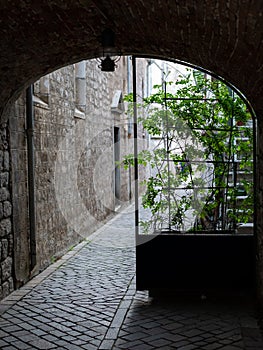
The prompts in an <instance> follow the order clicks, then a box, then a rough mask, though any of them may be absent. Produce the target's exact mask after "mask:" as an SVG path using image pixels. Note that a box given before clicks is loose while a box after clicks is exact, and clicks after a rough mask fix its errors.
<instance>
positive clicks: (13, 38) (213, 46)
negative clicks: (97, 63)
mask: <svg viewBox="0 0 263 350" xmlns="http://www.w3.org/2000/svg"><path fill="white" fill-rule="evenodd" d="M127 9H128V10H127ZM2 10H3V12H2V13H6V14H7V15H6V16H3V19H2V22H1V28H0V29H1V33H2V36H1V38H2V39H1V52H3V53H4V55H2V58H1V69H2V75H1V100H0V101H1V109H2V111H5V113H6V114H5V116H4V119H5V120H6V118H7V117H8V112H7V111H8V108H7V107H8V106H10V104H11V103H12V101H14V100H15V99H16V98H17V96H18V94H19V93H20V92H21V91H22V89H23V88H24V87H26V86H27V85H28V84H29V83H30V82H33V81H35V79H37V78H39V77H41V76H42V75H43V74H45V73H47V72H51V71H53V70H54V69H55V68H58V67H60V66H65V65H66V64H69V63H71V62H77V61H79V60H80V59H83V58H91V57H95V56H96V48H97V46H98V36H99V35H100V34H101V32H102V28H104V27H106V26H107V27H108V26H112V27H113V28H114V30H115V32H116V34H117V36H116V38H117V40H116V41H117V43H118V46H119V47H121V49H122V52H123V54H138V53H147V54H149V55H152V56H158V57H162V58H170V57H178V58H179V59H181V60H183V61H187V62H192V63H193V64H195V65H197V66H202V67H206V68H207V69H208V70H209V71H214V72H216V73H217V74H218V75H219V76H222V77H224V78H225V79H226V80H228V81H230V82H231V83H232V84H233V85H235V86H237V87H238V88H239V90H240V91H242V92H243V93H244V95H245V96H247V98H248V99H249V101H250V102H251V104H252V106H253V108H254V109H255V111H256V113H257V115H258V117H259V129H258V135H259V139H261V137H260V136H261V119H260V115H261V114H262V110H263V108H262V99H261V96H262V66H261V65H262V62H261V54H262V49H261V46H260V45H261V41H260V40H261V36H260V32H261V31H260V28H261V23H262V15H261V4H260V1H257V2H253V3H252V2H248V3H247V4H245V5H244V4H242V5H241V4H234V3H231V4H230V5H229V7H228V8H227V9H225V6H224V4H221V3H220V4H210V5H209V6H201V5H193V4H192V2H188V1H187V2H186V3H185V5H184V6H182V5H178V4H175V3H173V2H170V1H167V2H166V3H165V4H164V3H162V5H158V6H157V5H156V4H155V3H154V2H152V3H149V2H148V3H147V5H145V4H143V3H142V2H141V1H138V2H134V3H133V4H129V3H127V4H125V3H124V2H119V1H115V2H114V3H112V4H107V3H102V4H99V5H98V4H95V3H94V2H93V1H91V2H89V3H88V6H87V4H83V3H82V2H74V4H72V3H67V4H65V3H61V2H60V1H52V3H50V2H48V3H47V2H42V3H41V5H38V6H36V7H34V8H32V6H31V4H25V3H23V2H20V1H17V2H12V4H11V3H6V4H4V5H3V7H2ZM174 16H176V21H175V20H174ZM160 23H161V24H162V26H161V27H162V30H160V31H158V33H156V30H155V29H156V26H158V28H159V27H160V26H159V24H160ZM157 24H158V25H157ZM127 27H129V31H127ZM215 28H216V29H215ZM142 32H143V33H144V35H142ZM153 32H155V33H156V34H155V35H152V33H153ZM25 38H26V40H25ZM200 42H201V44H202V45H200ZM226 43H227V45H226ZM200 46H201V47H200ZM241 72H243V73H244V74H241ZM3 138H5V136H3ZM3 151H4V152H5V153H6V150H3ZM6 154H7V153H6ZM259 154H261V146H260V144H259ZM6 159H7V155H6ZM258 160H259V162H258V164H259V171H258V173H257V175H258V176H259V174H260V169H261V163H260V162H261V156H259V159H258ZM259 180H260V179H259ZM257 184H258V186H259V187H258V191H256V193H257V195H258V198H257V200H258V202H257V203H258V206H257V209H258V210H259V208H260V207H261V203H262V198H261V187H260V186H261V182H260V181H257ZM6 195H7V194H6ZM258 217H259V218H261V217H262V215H258ZM261 226H262V225H261V223H260V222H258V228H259V231H258V232H259V245H258V246H259V247H261V238H260V237H261V235H260V232H261V231H260V230H261ZM261 261H262V252H261V250H260V249H259V251H258V266H259V274H260V273H261V270H262V269H261ZM260 294H261V292H260Z"/></svg>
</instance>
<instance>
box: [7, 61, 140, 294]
mask: <svg viewBox="0 0 263 350" xmlns="http://www.w3.org/2000/svg"><path fill="white" fill-rule="evenodd" d="M85 72H86V74H85V89H84V91H85V95H86V96H85V101H84V100H83V98H82V100H83V101H82V105H81V106H80V105H78V104H77V103H76V102H77V101H79V98H78V96H76V94H77V91H76V90H77V89H76V85H77V84H78V82H77V80H76V66H75V65H71V66H68V67H65V68H63V69H60V70H58V71H55V72H53V73H51V74H49V75H48V76H46V77H45V80H44V82H43V81H37V82H36V83H35V84H34V124H35V125H34V147H35V150H34V154H35V209H36V256H37V265H36V267H35V268H34V270H33V271H30V235H29V220H28V218H29V213H28V193H27V191H28V184H27V148H26V146H27V143H26V132H25V129H26V125H25V113H26V110H25V96H24V95H23V96H22V97H20V98H19V100H18V101H17V102H16V105H15V107H14V109H13V111H12V115H11V119H10V125H11V127H10V129H11V154H12V171H13V172H12V185H13V188H12V189H13V201H14V203H13V204H14V212H13V221H14V237H15V246H14V275H15V285H16V287H19V286H21V285H22V284H24V283H25V282H26V281H27V280H28V279H30V277H31V276H32V275H34V274H37V273H38V272H39V271H41V270H42V269H44V268H45V267H46V266H48V265H49V264H50V263H51V262H52V261H54V260H55V259H57V258H58V257H59V256H60V255H61V254H63V253H64V252H65V251H66V250H67V249H68V248H70V247H71V246H72V245H74V244H76V243H77V242H79V241H81V240H82V239H83V238H85V237H87V236H88V235H90V234H91V233H92V232H93V231H94V230H96V229H97V228H98V227H99V226H100V225H102V224H103V223H104V222H105V220H107V219H108V218H109V217H110V216H112V215H113V214H114V213H115V210H116V207H117V206H118V208H119V205H121V206H123V205H125V204H127V203H128V202H129V200H130V193H132V192H133V189H132V188H130V186H133V184H132V183H133V181H132V183H130V179H132V177H133V170H132V169H131V170H130V173H129V171H127V170H124V169H123V168H121V169H120V197H119V198H118V199H117V198H115V178H114V174H115V159H114V126H115V127H116V126H117V127H118V128H119V131H120V142H119V150H120V159H122V157H123V155H124V154H127V153H131V152H132V151H133V138H132V137H131V135H129V133H128V131H129V130H128V121H127V116H126V114H125V113H124V112H123V111H122V110H120V112H119V113H116V111H115V110H114V108H112V99H113V96H114V94H115V93H116V91H118V90H120V91H121V92H122V94H123V95H124V94H126V93H127V91H128V87H127V74H128V70H127V58H123V59H122V62H121V64H120V65H119V67H118V69H117V70H116V72H114V73H102V72H101V71H100V70H99V68H98V63H97V61H95V60H92V61H87V62H86V68H85ZM129 74H130V77H129V79H131V72H130V73H129ZM144 75H145V70H144V65H143V63H141V67H140V72H139V74H138V81H139V84H138V85H139V86H140V87H141V86H143V84H142V80H144ZM41 79H43V78H41ZM43 85H45V86H44V90H45V93H44V94H43V89H42V88H43ZM78 87H79V86H78ZM41 89H42V90H41ZM139 93H140V95H142V94H143V92H142V91H141V88H140V89H139ZM119 102H120V108H121V106H122V103H121V102H122V101H121V99H120V101H119Z"/></svg>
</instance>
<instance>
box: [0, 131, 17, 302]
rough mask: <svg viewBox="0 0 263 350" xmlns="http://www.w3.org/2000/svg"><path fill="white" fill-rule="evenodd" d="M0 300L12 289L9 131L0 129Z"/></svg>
mask: <svg viewBox="0 0 263 350" xmlns="http://www.w3.org/2000/svg"><path fill="white" fill-rule="evenodd" d="M0 140H1V143H0V299H2V298H4V297H5V296H7V295H8V294H9V293H11V292H12V291H13V289H14V281H13V230H12V221H11V215H12V200H11V183H10V148H9V129H8V126H7V125H6V124H5V125H2V126H1V128H0Z"/></svg>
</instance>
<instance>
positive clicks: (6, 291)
mask: <svg viewBox="0 0 263 350" xmlns="http://www.w3.org/2000/svg"><path fill="white" fill-rule="evenodd" d="M9 294H10V292H9V283H8V282H7V281H6V282H4V283H3V285H2V298H5V297H7V296H8V295H9Z"/></svg>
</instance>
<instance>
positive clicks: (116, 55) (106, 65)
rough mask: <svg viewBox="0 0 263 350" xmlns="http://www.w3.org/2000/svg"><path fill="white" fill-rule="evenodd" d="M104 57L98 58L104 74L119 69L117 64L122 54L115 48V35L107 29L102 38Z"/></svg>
mask: <svg viewBox="0 0 263 350" xmlns="http://www.w3.org/2000/svg"><path fill="white" fill-rule="evenodd" d="M100 43H101V46H102V55H101V57H100V58H98V61H99V63H100V64H99V68H100V69H101V70H102V72H114V70H115V68H116V67H117V65H116V62H118V61H119V59H120V52H119V51H118V50H117V49H116V48H115V33H114V32H113V31H112V30H111V29H110V28H107V29H105V30H104V31H103V32H102V34H101V37H100Z"/></svg>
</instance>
